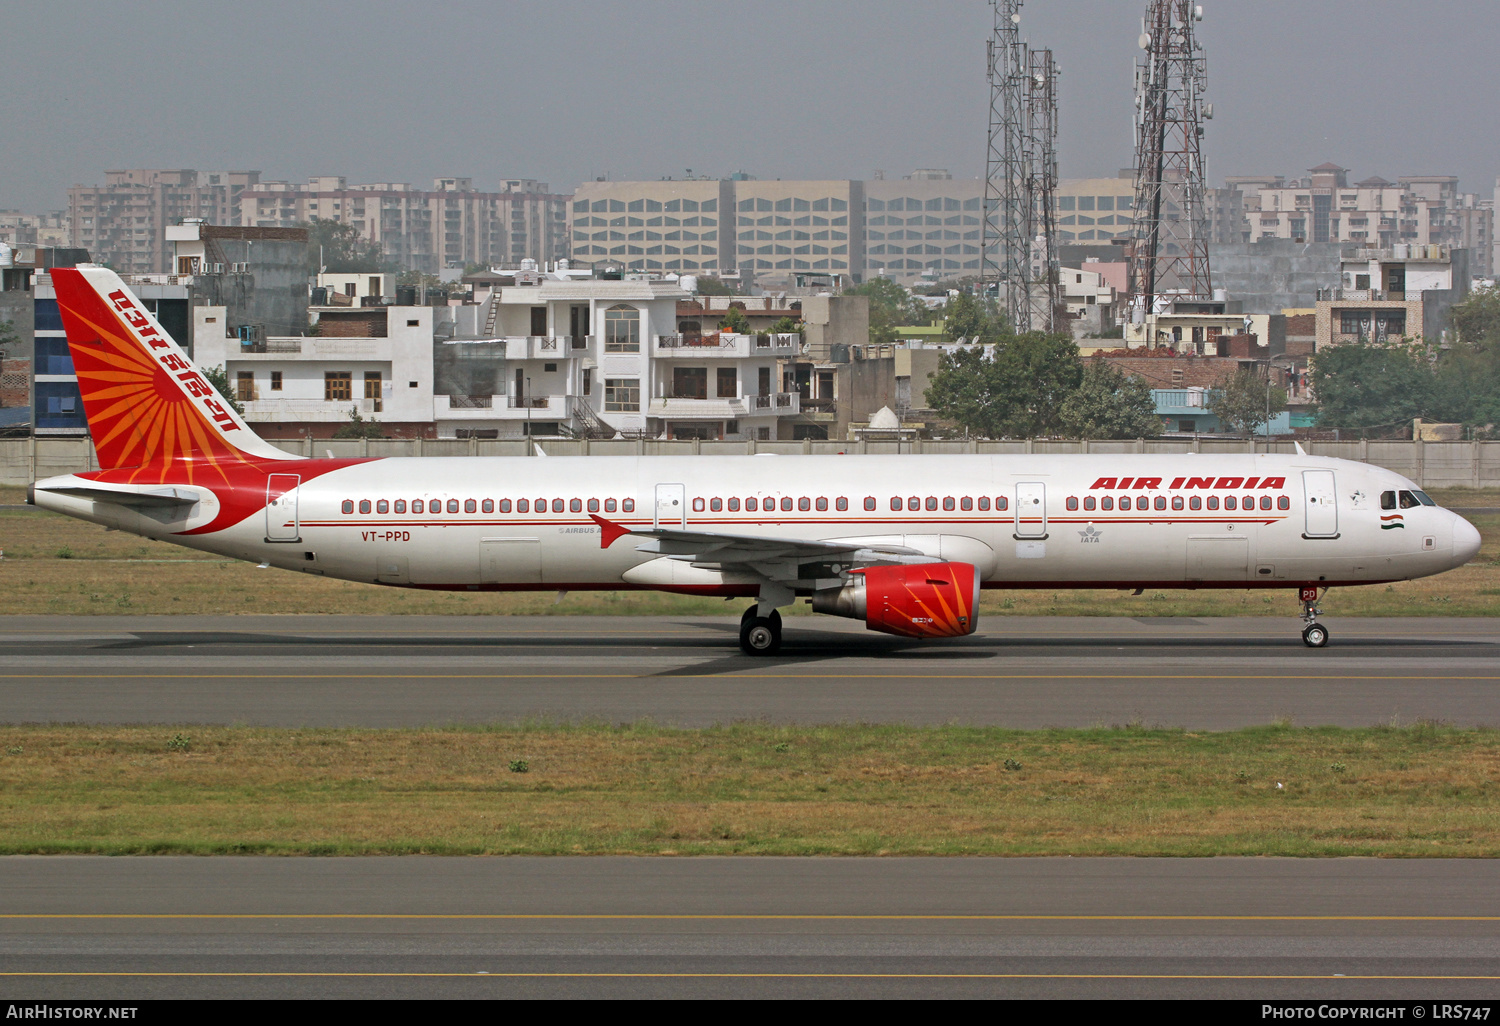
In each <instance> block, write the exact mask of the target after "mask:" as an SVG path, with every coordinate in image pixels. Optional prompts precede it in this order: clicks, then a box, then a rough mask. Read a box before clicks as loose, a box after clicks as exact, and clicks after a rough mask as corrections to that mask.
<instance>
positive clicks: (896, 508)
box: [349, 496, 901, 513]
mask: <svg viewBox="0 0 1500 1026" xmlns="http://www.w3.org/2000/svg"><path fill="white" fill-rule="evenodd" d="M891 510H892V512H895V513H900V512H901V499H900V498H899V497H897V496H892V497H891ZM349 512H351V513H352V512H354V510H353V509H352V508H351V509H350V510H349Z"/></svg>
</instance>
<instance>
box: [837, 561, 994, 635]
mask: <svg viewBox="0 0 1500 1026" xmlns="http://www.w3.org/2000/svg"><path fill="white" fill-rule="evenodd" d="M854 574H855V577H854V579H853V580H852V581H850V582H849V584H847V585H845V586H844V587H843V588H839V589H837V590H833V589H829V590H827V591H820V592H816V593H814V595H813V602H812V605H813V609H814V610H815V611H817V612H819V613H831V614H833V615H834V616H847V617H850V618H852V619H856V620H863V621H864V622H865V626H867V627H869V628H870V630H872V631H881V632H882V633H885V634H899V635H900V636H902V637H904V638H958V637H962V636H963V635H965V634H973V633H974V629H975V628H976V627H978V626H979V572H978V571H977V570H976V569H975V568H974V567H973V566H971V565H970V564H968V563H920V564H917V565H915V566H874V567H870V568H869V569H867V570H856V571H855V572H854Z"/></svg>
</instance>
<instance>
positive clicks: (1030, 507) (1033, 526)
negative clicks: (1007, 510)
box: [1016, 481, 1047, 538]
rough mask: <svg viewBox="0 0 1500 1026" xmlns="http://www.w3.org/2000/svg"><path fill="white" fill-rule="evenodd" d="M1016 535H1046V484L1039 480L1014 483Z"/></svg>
mask: <svg viewBox="0 0 1500 1026" xmlns="http://www.w3.org/2000/svg"><path fill="white" fill-rule="evenodd" d="M1016 537H1017V538H1045V537H1047V486H1046V485H1045V484H1043V483H1042V482H1041V481H1022V482H1020V483H1019V484H1017V485H1016Z"/></svg>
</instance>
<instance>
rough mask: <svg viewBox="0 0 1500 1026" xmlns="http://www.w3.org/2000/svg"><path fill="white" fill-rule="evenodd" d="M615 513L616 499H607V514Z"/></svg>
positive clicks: (605, 505)
mask: <svg viewBox="0 0 1500 1026" xmlns="http://www.w3.org/2000/svg"><path fill="white" fill-rule="evenodd" d="M614 511H615V500H614V499H605V500H604V512H606V513H613V512H614Z"/></svg>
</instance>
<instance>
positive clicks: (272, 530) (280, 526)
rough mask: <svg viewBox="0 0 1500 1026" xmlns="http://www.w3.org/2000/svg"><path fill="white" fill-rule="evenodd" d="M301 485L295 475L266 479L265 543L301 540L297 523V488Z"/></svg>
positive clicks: (273, 475) (274, 475)
mask: <svg viewBox="0 0 1500 1026" xmlns="http://www.w3.org/2000/svg"><path fill="white" fill-rule="evenodd" d="M301 483H302V478H301V476H300V475H297V474H272V475H271V476H270V477H268V478H267V479H266V541H269V542H294V541H301V540H302V532H301V525H300V524H299V523H298V521H297V486H298V485H299V484H301Z"/></svg>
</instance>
